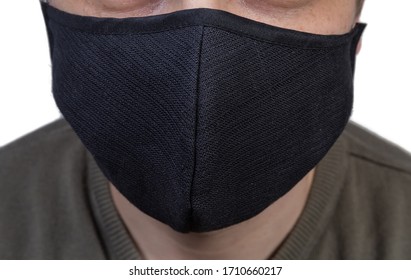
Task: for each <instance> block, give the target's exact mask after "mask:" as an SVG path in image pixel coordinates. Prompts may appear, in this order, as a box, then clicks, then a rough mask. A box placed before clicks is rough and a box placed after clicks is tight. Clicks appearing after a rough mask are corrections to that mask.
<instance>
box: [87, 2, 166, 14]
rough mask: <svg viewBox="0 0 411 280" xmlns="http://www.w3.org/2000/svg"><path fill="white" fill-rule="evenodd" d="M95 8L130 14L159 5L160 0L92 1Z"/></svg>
mask: <svg viewBox="0 0 411 280" xmlns="http://www.w3.org/2000/svg"><path fill="white" fill-rule="evenodd" d="M88 2H93V4H94V6H96V7H99V8H101V9H104V10H106V11H113V12H129V11H133V10H137V9H144V8H147V7H151V6H155V5H158V3H159V2H162V1H160V0H158V1H153V0H120V1H119V0H92V1H88Z"/></svg>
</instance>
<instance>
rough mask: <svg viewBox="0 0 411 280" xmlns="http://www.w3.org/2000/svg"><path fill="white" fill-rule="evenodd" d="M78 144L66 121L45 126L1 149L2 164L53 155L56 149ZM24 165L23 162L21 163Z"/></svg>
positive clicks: (60, 120) (61, 120) (62, 120)
mask: <svg viewBox="0 0 411 280" xmlns="http://www.w3.org/2000/svg"><path fill="white" fill-rule="evenodd" d="M76 142H78V139H77V138H76V136H75V134H74V132H73V130H72V129H71V128H70V126H69V125H68V123H67V122H66V121H65V120H64V119H59V120H56V121H54V122H52V123H50V124H48V125H46V126H43V127H41V128H39V129H37V130H35V131H33V132H31V133H29V134H27V135H25V136H23V137H21V138H19V139H17V140H15V141H13V142H11V143H10V144H7V145H6V146H3V147H0V158H1V159H2V160H1V161H0V164H1V163H3V164H7V165H9V164H10V163H13V162H15V161H21V160H22V156H23V157H24V158H30V157H33V156H37V155H39V154H41V156H44V155H48V154H50V155H52V154H53V150H54V149H56V148H60V149H62V148H64V147H67V146H70V145H72V144H75V143H76ZM20 163H23V162H20Z"/></svg>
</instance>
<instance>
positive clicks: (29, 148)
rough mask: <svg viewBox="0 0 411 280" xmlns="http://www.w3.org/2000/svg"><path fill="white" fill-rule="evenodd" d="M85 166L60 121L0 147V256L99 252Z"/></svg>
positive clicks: (76, 142) (89, 254) (42, 256)
mask: <svg viewBox="0 0 411 280" xmlns="http://www.w3.org/2000/svg"><path fill="white" fill-rule="evenodd" d="M86 170H87V161H86V150H85V148H84V146H83V145H82V144H81V142H80V140H79V139H78V138H77V136H76V135H75V133H74V132H73V130H72V129H71V128H70V126H69V125H68V124H67V122H66V121H64V120H58V121H55V122H53V123H51V124H49V125H46V126H44V127H42V128H40V129H38V130H36V131H34V132H32V133H30V134H28V135H26V136H24V137H22V138H20V139H18V140H16V141H14V142H12V143H10V144H8V145H6V146H4V147H2V148H0V197H1V198H2V203H1V204H0V224H1V225H3V226H4V228H2V230H1V231H0V259H77V258H80V259H83V258H101V257H102V253H101V249H100V246H99V241H98V238H97V234H96V233H95V228H94V224H93V220H92V215H91V210H90V207H89V201H88V198H87V191H86V183H85V182H86V174H87V173H86ZM86 247H87V248H90V250H84V248H86Z"/></svg>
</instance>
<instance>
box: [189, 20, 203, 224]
mask: <svg viewBox="0 0 411 280" xmlns="http://www.w3.org/2000/svg"><path fill="white" fill-rule="evenodd" d="M203 39H204V26H202V27H201V38H200V46H199V49H198V67H197V81H196V96H195V105H194V106H195V119H194V144H193V157H194V158H193V162H194V165H193V174H192V177H191V184H190V189H189V199H190V213H189V217H188V218H189V221H190V223H189V224H190V225H192V224H193V187H194V183H195V176H196V168H197V138H198V135H197V134H198V114H199V112H198V111H199V108H198V107H199V104H198V103H199V99H200V74H201V59H202V51H203Z"/></svg>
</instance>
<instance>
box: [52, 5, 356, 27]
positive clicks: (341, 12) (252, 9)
mask: <svg viewBox="0 0 411 280" xmlns="http://www.w3.org/2000/svg"><path fill="white" fill-rule="evenodd" d="M49 2H50V4H51V5H52V6H54V7H56V8H58V9H60V10H63V11H66V12H69V13H73V14H78V15H86V16H96V17H118V18H123V17H142V16H150V15H158V14H165V13H170V12H174V11H178V10H185V9H194V8H212V9H219V10H224V11H227V12H230V13H233V14H237V15H239V16H242V17H246V18H249V19H252V20H256V21H260V22H263V23H267V24H270V25H275V26H279V27H283V28H288V29H294V30H298V31H304V32H309V33H316V34H324V35H329V34H343V33H347V32H348V31H350V30H351V28H352V27H353V25H354V24H355V23H356V21H357V18H356V14H357V13H356V0H50V1H49Z"/></svg>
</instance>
